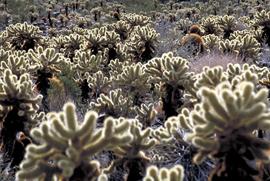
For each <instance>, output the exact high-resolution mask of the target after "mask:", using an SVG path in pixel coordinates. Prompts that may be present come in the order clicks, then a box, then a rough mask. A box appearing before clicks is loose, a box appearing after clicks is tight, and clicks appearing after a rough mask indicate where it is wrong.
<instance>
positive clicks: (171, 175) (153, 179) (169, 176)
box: [143, 165, 184, 181]
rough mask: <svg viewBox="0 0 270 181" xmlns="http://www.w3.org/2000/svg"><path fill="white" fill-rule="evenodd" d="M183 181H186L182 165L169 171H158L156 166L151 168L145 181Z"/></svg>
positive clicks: (162, 169) (165, 169)
mask: <svg viewBox="0 0 270 181" xmlns="http://www.w3.org/2000/svg"><path fill="white" fill-rule="evenodd" d="M164 180H170V181H183V180H184V168H183V167H182V166H181V165H175V166H174V167H172V168H170V169H167V168H161V169H158V168H157V167H156V166H150V167H148V168H147V172H146V176H145V177H144V178H143V181H164Z"/></svg>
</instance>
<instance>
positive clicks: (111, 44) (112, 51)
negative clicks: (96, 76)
mask: <svg viewBox="0 0 270 181" xmlns="http://www.w3.org/2000/svg"><path fill="white" fill-rule="evenodd" d="M104 38H105V42H104V45H103V48H104V49H105V52H106V57H107V59H108V62H107V64H106V65H108V63H109V61H110V60H113V59H116V58H117V50H116V49H117V44H118V43H119V42H120V35H118V34H117V33H116V32H114V31H107V32H106V33H105V35H104Z"/></svg>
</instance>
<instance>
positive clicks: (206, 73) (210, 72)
mask: <svg viewBox="0 0 270 181" xmlns="http://www.w3.org/2000/svg"><path fill="white" fill-rule="evenodd" d="M196 79H197V80H196V82H195V87H196V88H197V90H199V89H200V88H201V87H203V86H206V87H209V88H215V87H216V86H217V85H218V84H219V83H220V82H223V81H226V80H227V76H226V74H225V73H224V71H223V68H222V67H221V66H216V67H213V68H209V67H204V68H203V72H202V73H200V74H198V75H197V77H196Z"/></svg>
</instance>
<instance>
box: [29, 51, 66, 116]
mask: <svg viewBox="0 0 270 181" xmlns="http://www.w3.org/2000/svg"><path fill="white" fill-rule="evenodd" d="M28 57H29V59H30V60H31V63H30V68H31V69H32V70H33V69H34V70H35V71H36V72H35V75H36V77H37V78H36V85H37V90H38V91H39V92H40V93H41V94H42V95H43V100H42V103H43V106H44V110H45V111H48V102H47V97H48V89H49V88H50V80H49V79H50V78H52V77H53V76H54V75H55V74H56V73H59V72H60V70H59V65H60V64H63V63H65V59H64V57H63V56H62V55H61V54H60V53H57V52H56V51H55V49H53V48H46V49H44V48H42V47H39V48H37V49H36V50H35V51H34V50H30V51H29V54H28Z"/></svg>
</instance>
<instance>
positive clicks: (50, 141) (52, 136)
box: [16, 103, 132, 181]
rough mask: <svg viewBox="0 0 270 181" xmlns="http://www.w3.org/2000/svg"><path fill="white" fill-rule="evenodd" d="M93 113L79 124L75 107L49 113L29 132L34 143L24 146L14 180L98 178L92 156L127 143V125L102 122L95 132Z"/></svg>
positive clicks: (122, 121)
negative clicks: (24, 151) (21, 160)
mask: <svg viewBox="0 0 270 181" xmlns="http://www.w3.org/2000/svg"><path fill="white" fill-rule="evenodd" d="M97 117H98V115H97V113H96V112H93V111H90V112H88V113H86V115H85V117H84V121H83V123H81V124H80V123H79V122H78V119H77V115H76V113H75V106H74V105H73V104H72V103H67V104H66V105H65V106H64V110H63V112H60V113H50V115H49V120H48V121H47V122H44V123H42V124H41V125H40V127H39V128H35V129H33V130H32V131H31V136H32V137H33V139H34V140H35V143H33V144H31V145H30V146H28V147H27V152H26V155H25V159H24V161H23V162H22V163H21V165H20V170H19V171H18V172H17V173H16V179H17V180H21V181H23V180H61V179H68V180H73V179H82V180H84V179H87V180H92V179H94V178H96V177H98V175H99V169H100V168H99V162H98V161H95V160H93V158H92V156H94V155H96V154H97V153H99V152H101V151H102V150H106V149H107V150H108V149H109V150H110V149H113V148H114V147H117V146H120V145H124V144H127V143H128V142H130V141H131V139H132V136H131V135H130V134H129V133H128V127H129V124H130V123H129V122H128V121H126V120H121V121H116V120H114V119H112V118H108V119H106V120H105V123H104V127H103V128H101V129H96V124H97Z"/></svg>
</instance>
